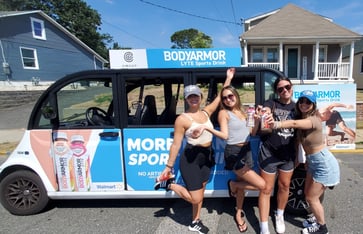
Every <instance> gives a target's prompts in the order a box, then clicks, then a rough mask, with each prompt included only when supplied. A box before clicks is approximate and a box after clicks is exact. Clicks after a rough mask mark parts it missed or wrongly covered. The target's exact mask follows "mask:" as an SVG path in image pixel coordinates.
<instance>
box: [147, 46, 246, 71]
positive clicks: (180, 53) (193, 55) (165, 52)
mask: <svg viewBox="0 0 363 234" xmlns="http://www.w3.org/2000/svg"><path fill="white" fill-rule="evenodd" d="M146 54H147V61H148V67H149V68H201V67H239V66H241V50H240V49H239V48H223V49H221V48H219V49H218V48H209V49H180V50H176V49H147V50H146Z"/></svg>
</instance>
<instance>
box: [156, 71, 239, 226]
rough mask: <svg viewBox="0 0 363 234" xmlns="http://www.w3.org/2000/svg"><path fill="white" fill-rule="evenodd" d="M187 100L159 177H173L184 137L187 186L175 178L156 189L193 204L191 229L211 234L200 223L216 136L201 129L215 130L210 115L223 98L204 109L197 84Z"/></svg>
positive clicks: (229, 73)
mask: <svg viewBox="0 0 363 234" xmlns="http://www.w3.org/2000/svg"><path fill="white" fill-rule="evenodd" d="M234 73H235V69H234V68H229V69H228V70H227V77H226V80H225V83H224V86H227V85H230V83H231V80H232V78H233V76H234ZM184 98H185V101H186V103H187V104H188V109H187V111H186V112H185V113H183V114H181V115H179V116H178V117H177V119H176V120H175V123H174V139H173V143H172V145H171V147H170V151H169V158H168V161H167V164H166V167H165V169H164V171H163V172H162V173H161V175H160V177H159V178H163V177H164V178H169V177H168V175H169V174H170V172H171V170H172V168H173V166H174V163H175V160H176V157H177V155H178V153H179V150H180V147H181V146H182V142H183V139H184V137H186V139H187V142H188V144H187V145H186V147H185V148H184V151H183V154H182V155H181V157H180V172H181V175H182V178H183V181H184V182H185V185H186V186H185V187H184V186H182V185H179V184H176V183H175V180H174V178H169V179H166V180H164V181H160V182H158V183H157V184H156V185H155V189H159V188H164V189H166V190H167V191H169V190H172V191H174V192H175V193H176V194H178V195H179V196H180V197H181V198H183V199H184V200H186V201H187V202H189V203H191V204H192V206H193V209H192V211H193V214H192V222H191V223H190V225H189V230H191V231H198V232H199V233H207V232H208V231H209V229H208V228H207V227H206V226H204V225H203V223H202V222H201V220H200V213H201V208H202V203H203V198H204V190H205V188H206V185H207V182H208V180H209V176H210V167H211V165H210V161H209V160H208V159H209V155H210V154H211V145H212V137H213V135H212V134H211V133H210V132H208V131H202V132H198V129H199V127H200V126H208V127H210V128H213V124H212V123H211V121H210V119H209V116H211V115H212V114H213V112H214V111H215V110H216V109H217V107H218V105H219V102H220V96H219V95H218V96H217V97H216V98H215V99H214V100H213V102H211V103H210V104H209V105H207V106H206V107H204V108H203V110H200V106H201V103H202V92H201V90H200V89H199V87H198V86H196V85H189V86H186V87H184Z"/></svg>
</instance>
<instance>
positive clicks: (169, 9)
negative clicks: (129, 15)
mask: <svg viewBox="0 0 363 234" xmlns="http://www.w3.org/2000/svg"><path fill="white" fill-rule="evenodd" d="M139 1H140V2H143V3H145V4H149V5H152V6H155V7H159V8H162V9H165V10H168V11H173V12H176V13H179V14H183V15H188V16H192V17H196V18H200V19H205V20H210V21H215V22H221V23H226V24H235V25H240V26H241V25H242V24H240V23H237V22H231V21H225V20H219V19H213V18H209V17H205V16H200V15H194V14H191V13H188V12H184V11H179V10H175V9H172V8H168V7H165V6H161V5H158V4H155V3H152V2H149V1H145V0H139Z"/></svg>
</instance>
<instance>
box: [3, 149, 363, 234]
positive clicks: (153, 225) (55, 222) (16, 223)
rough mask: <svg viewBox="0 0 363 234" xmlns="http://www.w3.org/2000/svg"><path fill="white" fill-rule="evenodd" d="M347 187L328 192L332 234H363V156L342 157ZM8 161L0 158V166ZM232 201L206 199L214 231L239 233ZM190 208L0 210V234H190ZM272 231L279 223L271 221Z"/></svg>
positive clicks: (61, 205) (139, 203) (252, 217)
mask: <svg viewBox="0 0 363 234" xmlns="http://www.w3.org/2000/svg"><path fill="white" fill-rule="evenodd" d="M336 156H337V158H338V159H339V161H340V165H341V174H342V176H341V184H340V185H338V186H337V187H336V188H335V189H334V190H328V191H327V193H326V195H325V200H324V205H325V211H326V221H327V224H328V227H329V233H330V234H343V233H349V234H350V233H352V234H353V233H354V234H356V233H363V222H362V220H363V212H362V210H363V197H362V193H363V180H362V177H363V156H362V155H358V154H356V155H354V154H337V155H336ZM4 159H5V158H4V157H0V163H2V162H3V160H4ZM244 210H245V211H246V214H247V221H248V228H249V231H248V232H247V233H258V232H259V229H258V209H257V200H256V199H255V198H247V199H246V202H245V206H244ZM233 211H234V202H233V201H232V200H231V199H206V200H205V202H204V205H203V209H202V217H203V221H204V223H205V225H207V226H208V227H209V228H210V229H211V232H210V233H239V232H238V231H237V228H236V226H235V223H234V221H233V218H232V217H233ZM190 214H191V210H190V205H189V204H188V203H186V202H184V201H183V200H181V199H171V200H162V199H158V200H151V199H145V200H90V201H57V202H54V203H53V205H52V206H50V208H49V209H48V210H47V211H45V212H43V213H41V214H38V215H32V216H25V217H21V216H13V215H10V214H9V213H8V212H7V211H6V210H4V208H2V206H0V216H1V219H0V233H16V234H17V233H19V234H22V233H28V234H33V233H34V234H38V233H158V234H159V233H160V234H163V233H188V230H187V225H188V222H189V220H190ZM301 220H302V218H301V217H295V216H291V215H286V228H287V230H286V233H287V234H290V233H300V232H299V230H300V223H301ZM270 230H271V233H274V232H273V230H274V229H273V225H272V222H271V221H270Z"/></svg>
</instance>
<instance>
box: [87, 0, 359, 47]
mask: <svg viewBox="0 0 363 234" xmlns="http://www.w3.org/2000/svg"><path fill="white" fill-rule="evenodd" d="M85 2H86V3H87V4H88V5H89V6H90V7H91V8H93V9H95V10H97V11H98V13H99V14H100V15H101V17H102V25H101V31H100V32H101V33H109V34H110V35H111V36H112V37H113V38H114V41H116V42H118V43H119V45H120V46H122V47H131V48H133V49H141V48H170V47H171V46H172V43H171V41H170V37H171V35H173V34H174V33H175V32H177V31H180V30H184V29H189V28H195V29H197V30H199V31H201V32H203V33H205V34H207V35H208V36H210V37H211V38H212V39H213V47H215V48H238V47H239V41H238V38H239V36H240V35H241V34H242V33H243V27H242V26H241V25H238V24H239V23H241V19H246V18H251V17H254V16H257V15H260V14H263V13H267V12H270V11H273V10H276V9H278V8H281V7H283V6H285V5H286V4H288V3H293V4H295V5H297V6H299V7H301V8H304V9H306V10H308V11H310V12H313V13H316V14H320V15H323V16H326V17H329V18H331V19H332V20H333V22H334V23H336V24H338V25H340V26H343V27H345V28H348V29H350V30H352V31H354V32H356V33H359V34H363V1H362V0H344V1H342V0H329V1H322V0H296V1H285V0H264V1H263V0H183V1H180V0H85Z"/></svg>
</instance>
